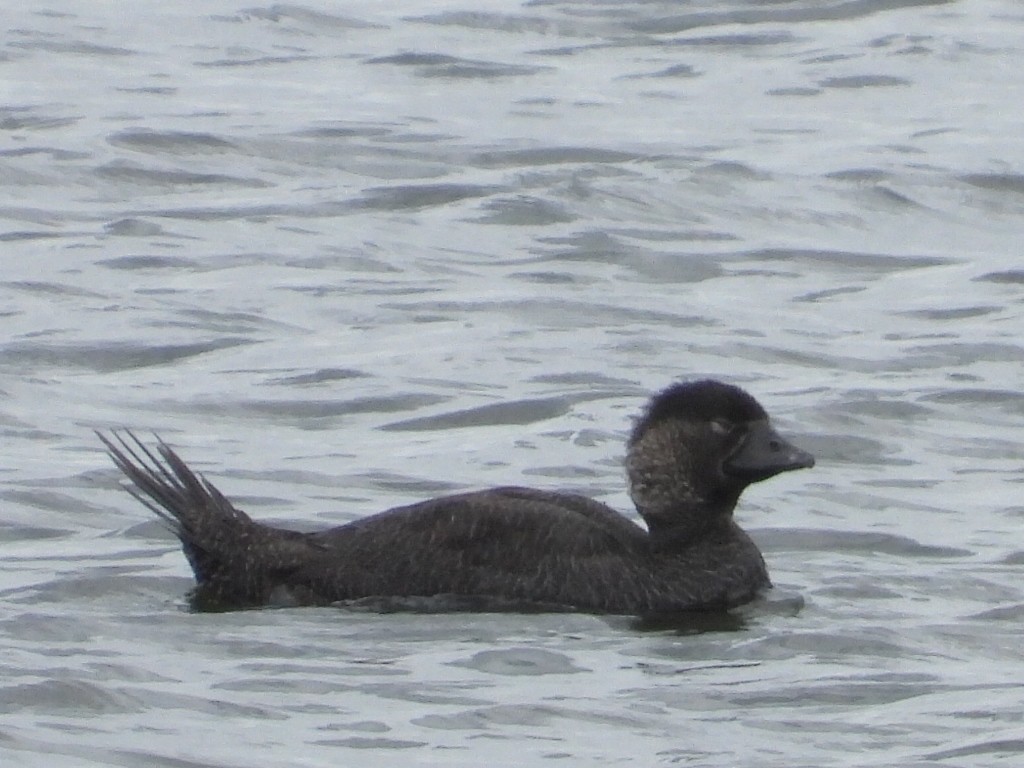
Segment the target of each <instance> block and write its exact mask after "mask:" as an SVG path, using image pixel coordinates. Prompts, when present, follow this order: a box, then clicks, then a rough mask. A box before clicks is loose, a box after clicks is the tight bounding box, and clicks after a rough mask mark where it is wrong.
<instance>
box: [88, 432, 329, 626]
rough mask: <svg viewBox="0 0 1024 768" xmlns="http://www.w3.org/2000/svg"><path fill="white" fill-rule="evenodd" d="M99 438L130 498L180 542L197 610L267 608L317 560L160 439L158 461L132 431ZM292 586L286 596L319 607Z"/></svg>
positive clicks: (306, 545) (293, 534)
mask: <svg viewBox="0 0 1024 768" xmlns="http://www.w3.org/2000/svg"><path fill="white" fill-rule="evenodd" d="M96 434H97V435H98V437H99V438H100V440H102V441H103V444H104V445H105V446H106V447H107V451H108V452H109V453H110V457H111V459H113V461H114V464H116V465H117V467H118V469H120V470H121V471H122V472H124V474H125V476H126V477H128V479H129V480H131V481H132V484H133V486H134V487H129V488H128V489H127V490H128V492H129V493H131V494H132V496H134V497H135V498H136V499H138V500H139V501H140V502H141V503H142V504H144V505H145V506H146V507H147V508H148V509H150V510H151V511H152V512H153V513H154V514H155V515H156V516H157V517H159V518H160V519H161V520H162V521H164V523H166V524H167V526H168V527H169V528H170V529H171V530H172V531H173V532H174V534H175V535H176V536H177V537H178V538H179V539H180V540H181V545H182V549H183V550H184V552H185V557H186V558H188V561H189V564H190V565H191V566H192V572H193V573H194V574H195V577H196V584H197V586H196V589H195V590H194V592H193V594H192V604H193V607H195V608H197V609H199V610H225V609H232V608H240V607H252V606H259V605H266V604H267V603H268V602H269V601H270V600H271V598H272V595H273V594H274V593H275V590H276V591H278V592H280V591H282V590H277V588H278V587H288V586H289V585H288V583H287V582H288V577H289V575H290V574H291V573H293V572H294V571H295V570H296V569H297V568H299V567H301V566H302V565H303V564H304V563H306V562H308V561H309V560H310V558H312V557H315V556H316V554H317V550H318V549H319V547H318V546H317V545H316V544H315V543H314V542H313V541H311V540H310V538H309V537H308V536H306V535H305V534H302V533H298V532H297V531H288V530H283V529H278V528H270V527H269V526H265V525H262V524H260V523H257V522H255V521H253V520H252V518H250V517H249V516H248V515H247V514H245V513H244V512H242V511H241V510H240V509H236V508H235V506H234V505H232V503H231V502H230V501H228V499H227V498H225V496H224V494H222V493H221V492H220V491H219V490H217V488H216V487H215V486H214V485H213V484H212V483H211V482H209V481H208V480H206V479H205V478H204V477H202V475H197V474H196V473H195V472H193V471H192V470H191V469H190V468H189V467H188V465H187V464H186V463H185V462H184V461H183V460H182V459H181V458H180V457H179V456H178V454H176V453H175V452H174V451H173V450H172V449H171V448H170V446H168V445H167V444H166V443H165V442H163V440H161V439H160V438H159V437H156V440H157V447H156V450H157V453H154V452H153V451H152V450H151V449H150V448H148V447H146V445H144V444H143V443H142V441H141V440H139V438H138V437H136V436H135V434H134V433H132V432H131V431H130V430H122V431H112V432H111V436H110V437H107V436H105V435H103V434H101V433H99V432H97V433H96ZM158 454H159V455H158ZM295 586H296V587H297V589H296V590H290V589H285V590H284V591H286V592H294V594H293V595H292V597H293V598H294V599H296V600H298V599H301V601H302V602H319V601H317V600H316V599H315V596H312V595H308V594H303V593H305V592H306V590H305V589H303V588H302V587H301V586H300V585H295ZM300 594H301V598H300Z"/></svg>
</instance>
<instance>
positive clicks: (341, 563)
mask: <svg viewBox="0 0 1024 768" xmlns="http://www.w3.org/2000/svg"><path fill="white" fill-rule="evenodd" d="M100 439H101V440H103V442H104V444H105V445H106V446H107V449H108V451H109V452H110V455H111V457H112V458H113V460H114V463H115V464H116V465H117V466H118V467H119V468H120V469H121V471H122V472H124V473H125V475H126V476H127V477H128V478H129V479H130V480H131V481H132V483H133V484H134V487H133V488H130V489H129V490H130V491H131V492H132V494H133V495H134V496H135V497H136V498H137V499H139V500H140V501H141V502H142V503H143V504H145V505H146V506H147V507H149V508H150V509H151V510H152V511H153V512H154V513H155V514H156V515H158V516H159V517H160V518H161V519H163V520H164V521H165V522H166V523H167V524H168V525H169V526H170V528H171V529H172V530H173V531H174V532H175V534H176V535H177V536H178V538H179V539H180V540H181V542H182V547H183V549H184V552H185V556H186V557H187V558H188V561H189V563H190V564H191V566H192V570H193V572H194V573H195V577H196V582H197V586H196V588H195V590H194V591H193V593H192V605H193V607H195V608H196V609H198V610H231V609H238V608H251V607H259V606H265V605H325V604H330V603H337V602H345V601H356V600H366V599H372V598H381V599H382V600H385V601H388V602H389V604H390V605H392V606H394V605H401V604H402V601H403V600H405V599H410V598H420V597H423V598H434V597H436V598H440V601H439V602H435V603H434V606H433V607H434V608H435V609H437V606H438V605H441V606H450V607H451V608H452V609H467V608H472V609H480V610H502V609H503V610H523V609H534V610H536V609H538V608H540V609H559V610H577V611H586V612H594V613H615V614H633V615H641V616H651V615H664V614H671V613H678V612H685V611H693V610H713V609H723V608H728V607H731V606H735V605H739V604H741V603H743V602H746V601H748V600H750V599H751V598H753V597H754V596H755V595H756V593H757V592H758V590H760V589H762V588H764V587H766V586H768V585H769V580H768V574H767V571H766V569H765V565H764V561H763V559H762V557H761V554H760V552H759V551H758V549H757V547H756V546H755V544H754V543H753V542H752V541H751V540H750V538H749V537H748V536H747V535H746V533H744V532H743V531H742V530H741V529H740V528H739V526H738V525H736V523H735V522H734V521H733V519H732V512H733V508H734V507H735V504H736V501H737V500H738V498H739V495H740V493H741V492H742V491H743V489H744V488H745V487H746V486H747V485H749V484H750V483H752V482H757V481H759V480H763V479H765V478H767V477H771V476H773V475H775V474H778V473H780V472H786V471H789V470H793V469H799V468H802V467H810V466H813V463H814V460H813V458H812V457H811V456H810V455H809V454H807V453H804V452H803V451H800V450H799V449H797V448H794V447H793V446H792V445H790V444H789V443H787V442H785V441H784V440H783V439H782V438H781V437H779V436H778V434H777V433H775V432H774V430H772V428H771V427H770V425H769V423H768V420H767V416H766V415H765V412H764V410H763V409H762V408H761V406H760V405H759V404H758V403H757V401H756V400H754V398H752V397H751V396H750V395H749V394H747V393H746V392H744V391H743V390H741V389H739V388H737V387H732V386H729V385H726V384H722V383H720V382H716V381H700V382H691V383H685V384H677V385H674V386H672V387H670V388H668V389H666V390H665V391H663V392H662V393H660V394H659V395H657V396H655V397H654V398H652V400H651V402H650V403H649V404H648V407H647V409H646V410H645V412H644V414H643V415H642V416H641V418H640V419H639V420H638V422H637V424H636V426H635V428H634V430H633V432H632V435H631V437H630V439H629V442H628V456H627V459H626V470H627V474H628V477H629V481H630V494H631V496H632V498H633V501H634V503H635V504H636V507H637V510H638V511H639V513H640V514H641V516H642V517H643V518H644V520H645V522H646V523H647V526H648V530H647V531H645V530H644V529H643V528H641V527H640V526H638V525H636V524H635V523H633V522H631V521H630V520H628V519H627V518H625V517H623V516H622V515H620V514H619V513H617V512H615V511H614V510H613V509H611V508H610V507H608V506H606V505H604V504H601V503H599V502H597V501H594V500H592V499H589V498H586V497H584V496H579V495H575V494H568V493H556V492H550V491H540V490H534V489H530V488H516V487H508V488H493V489H490V490H485V491H477V492H474V493H463V494H457V495H453V496H446V497H441V498H437V499H431V500H429V501H424V502H421V503H418V504H412V505H410V506H406V507H398V508H396V509H391V510H388V511H387V512H382V513H380V514H378V515H374V516H371V517H367V518H363V519H361V520H356V521H354V522H352V523H349V524H348V525H343V526H340V527H338V528H333V529H330V530H326V531H321V532H316V533H299V532H296V531H289V530H285V529H280V528H272V527H269V526H266V525H263V524H261V523H258V522H255V521H254V520H252V519H251V518H250V517H249V516H248V515H246V514H245V513H244V512H242V511H241V510H238V509H236V508H235V507H234V506H233V505H232V504H231V502H230V501H228V500H227V499H226V498H225V497H224V496H223V495H222V494H221V493H220V492H219V491H218V490H217V489H216V488H215V487H214V486H213V485H212V484H211V483H209V482H208V481H207V480H205V479H204V478H202V477H201V476H198V475H196V474H195V473H194V472H192V470H190V469H189V467H188V466H187V465H186V464H185V462H184V461H182V460H181V459H180V458H179V457H178V455H177V454H176V453H175V452H174V451H173V450H171V448H170V447H169V446H167V445H166V444H165V443H164V442H163V441H159V440H158V442H157V447H156V452H153V451H152V450H150V449H148V448H147V447H146V446H145V445H144V444H143V443H142V442H141V441H140V440H139V439H138V438H136V437H135V435H134V434H132V433H131V432H128V431H125V432H115V433H113V434H112V435H111V436H110V437H107V436H104V435H100ZM407 602H411V601H407Z"/></svg>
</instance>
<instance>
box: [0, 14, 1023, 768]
mask: <svg viewBox="0 0 1024 768" xmlns="http://www.w3.org/2000/svg"><path fill="white" fill-rule="evenodd" d="M5 18H6V20H7V24H6V28H7V30H8V32H7V34H6V37H5V47H4V49H3V53H2V54H0V78H2V80H3V93H4V98H3V104H2V106H0V186H2V190H3V192H2V197H0V239H2V241H3V249H2V252H0V297H2V303H0V318H2V323H3V329H4V334H3V336H2V337H0V393H2V399H0V431H2V436H3V438H2V439H3V443H2V444H3V446H4V449H3V454H2V455H3V461H2V463H0V483H2V484H0V498H2V505H0V510H2V512H0V541H2V544H0V547H2V553H3V554H2V558H0V561H2V566H0V600H2V604H3V609H2V614H0V615H2V619H0V658H2V662H0V665H2V668H3V675H2V677H0V713H2V714H0V754H2V756H3V764H4V765H5V766H7V765H17V766H43V765H46V766H51V765H55V764H56V765H61V766H74V767H76V768H77V767H78V766H110V765H115V766H153V765H166V766H171V765H173V766H182V765H203V766H216V767H217V768H226V767H230V766H241V765H252V764H253V763H254V762H258V763H259V764H260V765H261V766H266V767H272V766H297V765H300V766H328V765H329V766H335V765H346V764H350V763H355V762H357V761H358V763H359V764H361V765H368V766H378V765H380V766H394V765H409V764H415V765H424V764H427V765H429V764H444V765H467V766H470V765H471V766H478V765H529V766H535V765H542V764H549V763H558V764H562V765H586V766H593V765H623V764H625V765H644V766H649V765H669V764H688V765H699V766H758V768H771V767H772V766H785V768H796V767H797V766H815V767H818V766H822V765H828V766H893V765H900V766H944V767H945V766H958V767H959V766H988V765H1007V764H1012V763H1013V762H1014V761H1015V759H1019V757H1018V755H1019V754H1020V753H1021V752H1022V751H1024V721H1022V716H1021V703H1022V694H1021V690H1022V688H1021V684H1022V683H1024V653H1022V651H1021V645H1020V623H1021V620H1022V618H1024V590H1022V588H1021V575H1022V568H1024V545H1022V543H1021V537H1020V534H1019V531H1020V524H1021V519H1022V518H1024V504H1022V502H1021V480H1022V477H1024V475H1022V474H1021V472H1022V462H1024V441H1022V439H1021V434H1022V432H1021V427H1022V426H1024V395H1022V391H1024V388H1022V386H1021V384H1022V376H1021V361H1022V360H1024V349H1022V344H1021V341H1020V338H1021V335H1022V329H1024V326H1022V323H1021V315H1022V304H1024V265H1022V263H1021V257H1020V233H1021V224H1022V216H1024V195H1022V193H1024V142H1022V140H1021V136H1022V135H1024V113H1022V112H1021V110H1020V107H1019V105H1020V104H1022V103H1024V80H1022V79H1021V78H1020V76H1019V73H1020V71H1021V69H1022V66H1024V45H1022V43H1021V41H1022V40H1024V11H1022V8H1021V6H1020V5H1019V4H1018V3H1015V2H1009V1H1008V2H996V1H995V0H964V1H962V2H938V1H934V2H922V1H920V0H918V1H917V2H914V1H913V0H905V1H904V2H900V0H846V1H835V2H829V1H827V0H826V1H825V2H819V1H818V0H814V1H813V2H812V1H810V0H794V1H793V2H778V3H763V2H733V3H729V2H712V1H711V0H706V1H705V2H689V3H680V2H673V3H657V2H637V3H629V2H593V1H592V0H588V2H575V3H574V2H556V1H554V0H552V2H537V3H523V4H515V3H497V2H494V3H483V4H481V3H473V4H467V3H460V2H457V0H451V1H450V2H446V3H438V2H431V3H426V2H421V1H420V0H407V1H406V2H390V3H377V2H350V3H345V4H344V6H343V7H342V6H339V5H337V4H333V3H305V4H293V5H284V4H282V5H272V6H268V5H263V6H243V5H237V4H230V3H226V2H224V1H223V0H212V2H207V3H203V4H202V7H201V9H200V8H199V6H197V5H196V4H194V3H183V2H177V3H173V2H172V3H163V4H161V5H160V7H159V8H157V7H155V6H153V7H150V5H149V4H143V5H137V6H133V7H130V8H127V7H122V5H121V4H96V3H86V2H73V1H72V0H53V2H50V3H47V4H46V5H43V6H37V5H36V6H34V5H32V4H28V5H25V6H24V7H19V8H9V9H8V10H7V11H6V16H5ZM702 375H714V376H717V377H720V378H724V379H727V380H729V381H732V382H734V383H738V384H741V385H743V386H745V387H747V388H748V389H750V390H751V391H752V392H753V393H754V394H755V395H756V396H757V397H758V398H759V399H760V400H761V401H762V402H763V403H764V404H765V406H766V407H767V408H768V410H769V411H770V412H771V413H772V414H773V416H774V418H775V420H776V422H777V423H778V425H779V426H780V428H781V429H782V430H783V431H785V432H786V433H787V434H790V435H792V436H793V437H794V440H795V442H797V443H798V444H800V445H801V446H803V447H806V448H808V449H809V450H812V451H813V452H814V453H815V454H816V455H817V457H818V461H819V463H818V466H817V467H816V468H815V469H814V470H812V471H810V472H800V473H794V474H792V475H787V476H784V477H780V478H776V479H774V480H772V481H770V482H768V483H765V484H763V485H762V486H760V487H757V488H754V489H751V491H750V492H748V494H747V495H746V497H745V498H744V500H743V502H742V504H741V509H740V510H739V517H740V519H741V521H742V523H743V524H744V525H745V526H746V527H747V528H748V529H749V530H750V531H751V533H752V535H753V536H754V537H755V539H756V540H757V541H758V542H759V543H760V544H761V546H762V548H763V549H764V552H765V555H766V558H767V560H768V562H769V566H770V568H771V572H772V575H773V578H774V580H775V582H776V584H777V589H776V590H775V592H774V593H773V596H772V598H771V600H770V601H769V602H768V603H767V604H766V605H762V606H758V607H754V608H752V609H750V610H748V611H745V612H741V613H740V614H739V615H737V616H733V617H730V618H726V619H723V620H721V621H718V622H712V623H710V624H709V625H708V626H705V627H700V628H698V627H694V628H691V629H690V630H689V631H679V630H678V629H671V628H647V629H646V630H644V629H643V628H639V627H636V626H634V625H632V624H631V623H630V622H629V621H628V620H626V619H602V618H595V617H588V616H573V615H539V616H516V615H458V616H404V615H385V616H380V615H376V614H373V613H342V612H339V611H334V610H313V609H302V610H279V611H264V612H247V613H239V614H229V615H192V614H189V613H187V612H185V611H184V593H185V591H186V590H187V588H188V586H189V583H190V582H189V578H188V570H187V566H186V564H185V561H184V558H183V557H182V556H181V553H180V551H179V549H178V548H177V547H176V545H175V543H174V542H173V540H171V539H170V538H169V536H168V535H167V534H166V533H165V532H164V531H163V530H162V529H161V528H160V526H159V524H158V523H157V522H155V521H154V520H153V519H152V516H151V515H149V514H148V513H147V512H146V511H145V510H144V509H143V508H141V507H140V506H139V505H138V504H137V503H135V502H134V501H133V500H132V499H131V498H130V497H129V496H128V495H127V494H126V493H124V491H123V490H121V489H120V487H119V479H118V477H117V475H116V472H115V471H114V470H113V468H112V467H111V466H110V464H109V462H108V461H107V459H106V457H105V456H104V455H103V454H102V452H101V451H100V446H99V443H98V441H97V440H96V439H95V437H94V435H93V434H92V430H93V429H94V428H108V427H113V426H129V427H133V428H136V429H139V430H140V431H142V430H147V429H153V430H156V431H158V432H159V433H160V434H161V435H162V436H163V437H164V438H165V439H167V440H168V441H169V442H170V443H171V444H172V445H174V446H175V447H176V448H177V449H178V450H179V451H180V452H181V453H182V454H183V455H184V456H185V457H186V458H187V459H188V460H189V461H191V462H193V463H194V465H195V466H197V467H199V468H201V469H202V471H204V472H205V473H206V474H207V475H208V476H209V477H210V478H211V479H214V480H215V481H216V482H217V483H218V485H219V486H220V487H221V488H222V489H223V490H224V491H225V492H226V493H228V495H230V496H231V497H232V498H233V499H235V500H236V501H237V502H238V503H239V505H240V506H242V507H243V508H245V509H246V510H248V511H249V512H250V513H252V514H253V515H254V516H256V517H258V518H260V519H265V520H276V521H281V522H286V523H288V524H290V525H294V526H296V527H302V528H315V527H318V526H323V525H329V524H338V523H341V522H344V521H347V520H351V519H354V518H356V517H359V516H362V515H366V514H370V513H373V512H375V511H379V510H381V509H384V508H387V507H391V506H394V505H397V504H402V503H407V502H411V501H415V500H418V499H421V498H424V497H426V496H430V495H436V494H439V493H445V492H450V491H455V490H461V489H469V488H478V487H484V486H488V485H493V484H500V483H520V484H528V485H536V486H540V487H544V488H567V489H571V490H575V491H579V492H583V493H587V494H590V495H592V496H594V497H598V498H601V499H603V500H605V501H607V502H608V503H611V504H613V505H614V506H617V507H619V508H621V509H628V507H629V504H628V499H627V497H626V494H625V492H624V487H623V480H622V476H621V466H620V460H621V455H622V442H623V438H624V435H625V434H626V433H627V432H628V429H629V425H630V417H631V416H632V415H633V414H635V413H636V412H637V410H638V409H639V407H640V406H641V404H642V402H643V400H644V398H645V397H646V396H647V394H648V393H649V392H651V391H652V390H655V389H658V388H660V387H662V386H664V385H665V384H666V383H668V382H669V381H671V380H673V379H676V378H679V377H694V376H702ZM801 601H802V602H803V607H802V608H800V609H797V606H799V604H800V602H801Z"/></svg>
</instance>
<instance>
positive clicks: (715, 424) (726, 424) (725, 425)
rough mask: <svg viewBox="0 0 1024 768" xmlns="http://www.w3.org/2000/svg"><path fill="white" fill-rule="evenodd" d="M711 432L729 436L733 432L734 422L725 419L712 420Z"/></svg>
mask: <svg viewBox="0 0 1024 768" xmlns="http://www.w3.org/2000/svg"><path fill="white" fill-rule="evenodd" d="M711 430H712V431H713V432H715V433H716V434H719V435H727V434H729V433H730V432H732V422H730V421H726V420H725V419H712V420H711Z"/></svg>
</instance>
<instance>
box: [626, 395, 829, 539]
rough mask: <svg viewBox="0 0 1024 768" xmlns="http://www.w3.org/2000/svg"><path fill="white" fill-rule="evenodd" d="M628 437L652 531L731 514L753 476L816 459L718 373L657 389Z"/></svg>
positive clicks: (630, 468)
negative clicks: (714, 377) (785, 436)
mask: <svg viewBox="0 0 1024 768" xmlns="http://www.w3.org/2000/svg"><path fill="white" fill-rule="evenodd" d="M627 445H628V449H629V452H628V455H627V457H626V473H627V475H628V477H629V486H630V496H632V498H633V503H634V504H636V507H637V510H638V511H639V512H640V514H641V515H642V516H643V517H644V519H645V520H646V521H647V524H648V527H649V528H650V530H651V533H652V534H656V533H658V532H659V531H664V530H668V529H679V530H680V531H683V530H685V529H686V528H693V529H694V530H700V529H703V528H705V527H706V526H707V525H709V524H714V523H715V522H716V521H723V520H728V519H729V517H730V516H731V515H732V511H733V508H734V507H735V505H736V501H737V499H739V496H740V494H741V493H742V492H743V489H744V488H746V487H747V486H748V485H750V484H751V483H756V482H759V481H761V480H767V479H768V478H769V477H773V476H775V475H777V474H779V473H781V472H789V471H790V470H794V469H803V468H805V467H813V466H814V457H813V456H811V455H810V454H809V453H806V452H805V451H802V450H800V449H799V448H797V447H795V446H793V445H791V444H790V443H788V442H786V441H785V440H784V439H783V438H782V437H780V436H779V434H778V433H777V432H775V430H774V429H772V427H771V424H770V423H769V420H768V414H767V413H765V410H764V408H762V407H761V405H760V404H759V403H758V402H757V401H756V400H755V399H754V398H753V397H751V396H750V395H749V394H747V393H746V392H744V391H743V390H742V389H740V388H739V387H734V386H731V385H729V384H723V383H722V382H720V381H712V380H705V381H694V382H686V383H681V384H674V385H672V386H671V387H669V388H668V389H665V390H664V391H662V392H660V393H659V394H657V395H655V396H654V397H653V398H652V399H651V401H650V403H648V405H647V409H646V410H645V411H644V413H643V415H642V416H641V417H640V419H639V420H638V421H637V423H636V426H635V427H634V428H633V434H632V435H631V436H630V438H629V442H628V444H627Z"/></svg>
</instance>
